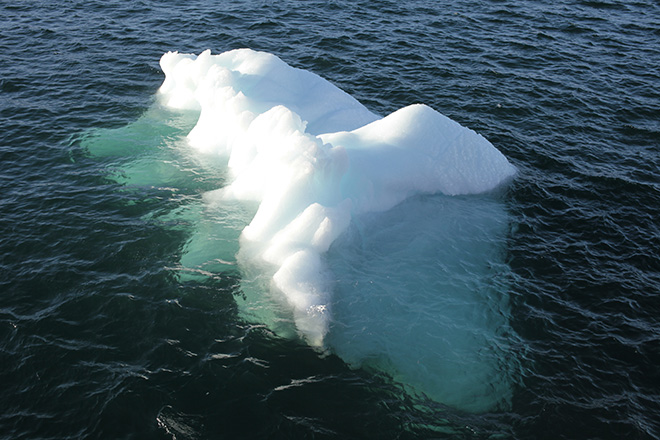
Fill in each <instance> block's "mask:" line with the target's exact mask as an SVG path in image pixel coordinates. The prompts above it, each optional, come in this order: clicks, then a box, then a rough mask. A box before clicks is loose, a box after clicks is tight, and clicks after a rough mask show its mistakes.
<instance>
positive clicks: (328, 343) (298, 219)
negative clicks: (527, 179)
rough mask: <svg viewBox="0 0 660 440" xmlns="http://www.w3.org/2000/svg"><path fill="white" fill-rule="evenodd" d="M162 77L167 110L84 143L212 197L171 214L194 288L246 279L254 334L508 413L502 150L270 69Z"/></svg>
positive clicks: (142, 174)
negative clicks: (266, 331) (256, 326)
mask: <svg viewBox="0 0 660 440" xmlns="http://www.w3.org/2000/svg"><path fill="white" fill-rule="evenodd" d="M161 67H162V69H163V72H164V73H165V81H164V83H163V85H162V86H161V88H160V90H159V93H158V102H157V103H156V104H154V106H153V107H152V108H151V109H150V110H149V111H148V112H147V113H146V114H145V115H144V116H143V117H142V118H140V120H138V121H136V122H135V123H134V124H132V125H129V126H128V127H124V128H122V129H117V130H108V131H106V132H100V133H97V134H96V135H95V136H93V137H90V138H89V139H88V140H87V143H86V144H87V147H88V149H89V150H90V152H91V153H92V154H95V155H97V156H107V155H113V154H117V155H121V156H122V157H123V159H122V162H121V167H120V168H121V172H118V173H116V177H117V180H119V181H121V182H123V183H126V184H127V185H152V186H157V187H175V188H177V187H186V188H190V187H199V188H203V189H204V191H203V194H202V195H201V197H190V200H187V201H186V203H182V204H181V205H180V207H179V208H177V209H176V210H173V211H172V212H169V213H167V214H164V215H161V220H163V221H165V222H170V223H172V224H177V225H185V226H186V227H189V228H190V231H191V232H190V239H189V241H188V243H187V245H186V248H185V250H184V253H183V255H182V256H181V268H180V269H181V274H182V275H181V276H184V277H192V278H194V277H199V276H213V275H214V274H220V273H222V272H223V271H227V270H231V271H239V272H240V274H241V280H242V281H241V282H242V285H241V291H242V293H243V294H242V295H241V296H240V297H237V301H238V303H239V306H240V307H241V310H242V314H243V316H244V318H245V319H248V320H251V321H256V322H260V323H264V324H267V325H268V326H269V327H270V328H271V329H272V330H273V331H274V332H276V333H277V334H278V335H280V336H282V337H300V338H301V339H302V340H304V341H306V342H307V343H308V344H310V345H311V346H313V347H315V348H317V349H318V350H319V351H320V352H322V353H327V352H330V353H334V354H337V355H338V356H340V357H341V358H342V359H344V361H346V362H347V363H348V364H349V365H351V366H354V367H361V368H373V369H376V370H378V371H380V372H383V373H386V374H388V375H389V376H391V377H392V378H393V379H394V380H396V381H397V382H399V383H401V384H403V385H404V386H405V387H406V388H407V389H408V390H409V391H410V392H411V393H415V394H417V393H419V394H422V395H425V396H427V397H429V398H431V399H433V400H436V401H438V402H440V403H442V404H446V405H449V406H453V407H455V408H458V409H461V410H468V411H475V412H480V411H488V410H494V409H498V408H505V407H506V406H507V405H508V403H509V401H510V399H511V396H512V388H513V383H514V382H515V381H516V378H515V368H516V364H517V362H516V360H515V357H514V356H513V350H512V349H511V344H512V341H514V340H515V335H514V333H513V331H512V330H511V329H510V327H509V316H510V312H509V308H508V300H507V298H508V296H507V275H508V267H507V266H506V263H505V259H506V238H507V234H508V232H509V226H508V219H507V213H506V210H505V206H504V204H503V202H502V201H501V200H500V199H499V197H498V196H497V195H496V192H497V191H498V190H499V189H500V188H502V187H503V186H504V185H505V184H506V183H507V182H508V181H509V180H510V179H511V178H512V177H513V176H514V174H515V168H514V167H513V166H512V165H511V164H510V163H509V162H508V161H507V160H506V158H505V157H504V156H503V155H502V154H501V153H500V152H499V151H498V150H497V149H496V148H495V147H494V146H493V145H492V144H490V142H488V141H487V140H486V139H485V138H483V137H482V136H481V135H479V134H477V133H476V132H474V131H472V130H470V129H468V128H465V127H462V126H461V125H459V124H458V123H456V122H454V121H452V120H450V119H449V118H447V117H445V116H443V115H441V114H440V113H438V112H436V111H435V110H433V109H431V108H430V107H428V106H425V105H423V104H414V105H410V106H408V107H404V108H402V109H400V110H398V111H396V112H394V113H392V114H390V115H387V116H385V117H381V116H379V115H376V114H374V113H372V112H371V111H369V110H368V109H366V108H365V107H364V106H363V105H362V104H360V103H359V102H358V101H357V100H355V99H354V98H352V97H351V96H350V95H348V94H346V93H345V92H343V91H342V90H340V89H338V88H337V87H335V86H334V85H332V84H331V83H329V82H328V81H326V80H324V79H322V78H321V77H319V76H317V75H315V74H314V73H312V72H308V71H305V70H301V69H296V68H293V67H291V66H289V65H287V64H286V63H284V62H283V61H282V60H280V59H279V58H277V57H276V56H274V55H271V54H268V53H263V52H255V51H252V50H248V49H241V50H234V51H230V52H226V53H222V54H219V55H212V54H211V53H210V51H206V52H203V53H202V54H200V55H199V56H196V55H191V54H179V53H172V52H170V53H167V54H165V55H163V57H162V59H161ZM127 145H130V147H127ZM210 188H216V189H210Z"/></svg>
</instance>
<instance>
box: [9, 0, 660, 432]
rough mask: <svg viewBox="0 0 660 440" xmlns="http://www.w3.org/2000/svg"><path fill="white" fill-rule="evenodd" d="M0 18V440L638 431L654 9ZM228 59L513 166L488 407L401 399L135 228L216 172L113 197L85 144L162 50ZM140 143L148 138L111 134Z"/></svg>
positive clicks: (531, 5) (659, 356)
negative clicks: (509, 390) (247, 53)
mask: <svg viewBox="0 0 660 440" xmlns="http://www.w3.org/2000/svg"><path fill="white" fill-rule="evenodd" d="M0 10H1V11H2V13H1V16H2V18H1V19H0V23H1V24H2V25H1V26H0V51H1V52H0V53H2V56H1V57H0V157H1V162H0V185H1V191H0V255H1V260H0V286H1V289H0V295H1V297H0V298H1V301H0V391H1V392H0V438H6V439H21V438H30V439H35V438H48V439H64V438H67V439H73V438H76V439H77V438H139V439H144V438H159V439H160V438H162V439H173V438H177V439H201V438H520V439H523V438H552V439H560V438H566V439H583V438H584V439H586V438H604V439H608V438H611V439H620V438H638V439H646V438H659V437H660V422H659V420H660V388H659V387H658V383H660V370H659V369H658V365H660V318H659V317H658V316H660V313H659V312H660V306H659V305H658V304H660V303H659V301H660V255H659V254H660V252H659V250H658V249H660V228H659V227H658V220H657V219H658V218H660V177H659V171H660V169H659V166H660V154H659V153H660V92H658V86H660V73H659V71H658V66H659V65H660V7H659V6H658V5H657V3H655V2H652V1H640V2H622V1H575V2H571V1H557V2H553V3H552V4H548V3H546V2H525V3H519V2H510V1H506V0H503V1H479V2H466V1H453V2H449V3H445V4H437V3H433V2H429V1H411V2H406V3H394V2H387V1H376V2H374V1H372V2H350V3H349V2H342V1H333V2H287V1H285V2H271V1H262V2H251V3H248V2H238V1H235V2H225V3H223V4H212V3H210V2H199V1H197V2H168V4H160V3H156V2H150V1H136V2H130V3H129V2H116V1H112V0H111V1H104V2H95V1H87V2H77V1H68V2H65V1H62V2H57V3H53V2H38V1H30V2H27V1H26V2H15V3H11V4H10V3H8V2H3V3H2V4H1V5H0ZM239 47H250V48H253V49H257V50H265V51H268V52H272V53H274V54H276V55H278V56H279V57H281V58H282V59H283V60H284V61H286V62H287V63H289V64H291V65H293V66H296V67H300V68H304V69H307V70H311V71H313V72H315V73H318V74H319V75H321V76H323V77H324V78H326V79H328V80H330V81H332V82H333V83H334V84H336V85H338V86H339V87H341V88H342V89H344V90H345V91H347V92H348V93H350V94H351V95H352V96H354V97H356V98H357V99H358V100H360V101H361V102H362V103H364V104H365V105H366V106H367V107H369V108H370V109H371V110H373V111H375V112H377V113H380V114H388V113H389V112H391V111H394V110H396V109H398V108H401V107H402V106H405V105H408V104H411V103H416V102H423V103H426V104H428V105H430V106H431V107H433V108H435V109H436V110H438V111H440V112H441V113H443V114H445V115H447V116H449V117H450V118H452V119H454V120H456V121H458V122H460V123H461V124H463V125H465V126H468V127H471V128H473V129H475V130H477V131H478V132H480V133H482V134H483V135H484V136H485V137H486V138H488V139H489V140H490V141H491V142H492V143H493V144H494V145H495V146H496V147H497V148H498V149H499V150H500V151H502V152H503V153H504V154H505V156H507V157H508V158H509V160H510V161H511V162H512V163H514V164H515V165H516V167H517V168H518V169H519V174H518V176H517V178H516V179H515V181H514V182H513V183H512V184H511V185H510V187H509V188H508V191H507V193H506V195H505V201H506V205H507V209H508V211H509V214H510V216H511V221H512V231H511V233H510V235H509V238H508V241H507V249H506V252H507V257H506V258H507V262H508V264H509V265H510V267H511V269H512V272H513V274H512V279H511V282H510V289H509V292H508V294H509V296H510V302H511V304H510V307H511V323H510V324H511V326H512V327H513V329H514V330H515V332H516V334H517V335H518V337H519V338H520V341H516V347H517V348H516V351H517V353H516V355H517V356H519V357H520V359H521V364H522V369H523V374H522V377H521V378H520V380H519V383H518V384H517V385H516V388H515V390H514V395H513V399H512V402H511V405H510V407H508V408H501V409H497V410H493V411H492V412H488V413H485V414H484V413H480V414H470V413H465V412H461V411H459V410H456V409H453V408H451V407H446V406H443V405H441V404H438V403H435V402H432V401H429V400H426V399H424V398H423V397H420V396H411V395H409V394H408V393H406V392H405V390H404V389H402V388H401V387H400V386H399V385H397V384H396V383H394V382H392V381H391V380H389V378H388V377H386V376H385V375H383V374H379V373H377V372H373V371H366V370H361V369H351V368H349V367H348V366H347V365H346V364H345V363H344V362H343V361H342V360H341V359H339V358H337V357H336V356H333V355H330V356H321V355H319V353H317V352H316V351H314V350H313V349H311V348H309V347H307V346H306V345H305V344H301V343H300V341H295V340H289V339H284V338H280V337H277V336H275V335H273V333H272V332H271V331H270V330H269V329H268V328H267V327H265V326H261V325H255V324H253V323H247V322H245V321H244V320H242V319H241V318H240V316H239V313H238V310H237V305H236V304H237V303H236V296H237V295H240V288H239V286H240V278H239V277H240V275H239V273H238V272H232V271H225V272H223V273H221V274H217V275H216V276H209V277H206V278H204V279H203V280H184V279H182V278H180V277H179V276H177V273H176V271H174V270H172V268H173V267H177V265H178V264H179V262H180V259H181V256H182V255H183V254H184V252H185V249H184V248H185V246H186V242H187V240H188V239H189V231H188V230H187V229H186V227H185V225H171V224H164V223H163V222H162V221H150V219H152V218H158V217H159V216H161V215H163V214H166V213H168V212H171V211H173V210H175V209H177V208H180V207H181V206H184V205H186V204H187V203H188V202H190V201H191V200H193V201H194V200H198V199H199V197H201V194H202V193H203V192H204V191H207V190H211V189H214V188H217V187H218V186H219V185H221V183H222V178H221V177H217V179H216V180H215V181H214V180H213V179H212V178H204V179H199V180H191V181H188V182H182V183H181V184H180V185H178V186H177V188H176V190H174V189H172V188H169V187H154V186H150V185H148V184H145V185H141V186H140V185H132V186H130V187H129V186H127V185H125V184H124V183H122V181H121V179H118V178H117V176H118V175H121V173H122V170H121V166H122V163H121V161H119V160H118V159H117V158H114V157H107V158H99V157H92V156H91V155H90V154H89V152H88V151H86V149H85V148H84V145H83V144H84V142H83V140H84V139H85V137H86V136H87V135H88V133H90V131H93V130H99V129H103V128H107V129H115V128H120V127H125V126H127V125H128V124H131V123H133V122H135V121H136V120H138V118H139V117H140V116H141V115H142V114H144V112H145V111H146V110H147V109H148V108H149V107H150V105H151V104H152V102H153V96H154V94H155V93H156V90H157V89H158V87H159V86H160V84H161V83H162V81H163V75H162V73H161V72H160V70H159V66H158V60H159V58H160V56H161V55H162V54H163V53H164V52H166V51H169V50H178V51H180V52H192V53H199V52H201V51H202V50H204V49H207V48H210V49H212V50H213V51H214V52H215V53H218V52H223V51H226V50H230V49H234V48H239ZM163 136H164V135H163V132H162V130H161V131H156V130H155V129H154V131H153V132H151V131H150V130H149V128H148V124H147V125H146V127H145V128H144V129H143V131H142V132H141V133H140V136H139V138H128V139H126V140H125V142H120V144H121V145H122V148H126V150H127V151H132V150H139V149H140V148H141V143H140V142H143V143H149V142H150V139H151V138H154V137H157V138H159V139H160V138H162V137H163ZM124 153H125V152H124ZM411 343H414V341H413V342H411Z"/></svg>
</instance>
